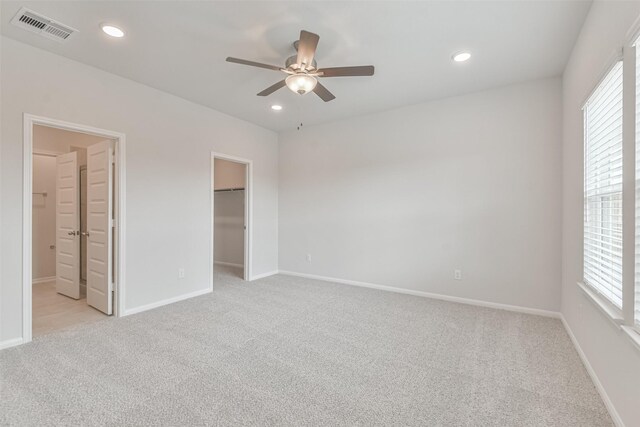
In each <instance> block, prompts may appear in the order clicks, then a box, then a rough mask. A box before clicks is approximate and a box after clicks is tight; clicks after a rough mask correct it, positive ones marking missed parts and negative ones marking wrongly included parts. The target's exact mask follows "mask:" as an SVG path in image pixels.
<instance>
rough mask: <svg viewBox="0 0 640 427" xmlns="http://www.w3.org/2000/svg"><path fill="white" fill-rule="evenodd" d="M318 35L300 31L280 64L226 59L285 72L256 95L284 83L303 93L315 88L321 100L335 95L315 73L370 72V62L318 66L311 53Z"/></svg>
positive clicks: (362, 74)
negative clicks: (282, 77)
mask: <svg viewBox="0 0 640 427" xmlns="http://www.w3.org/2000/svg"><path fill="white" fill-rule="evenodd" d="M319 40H320V36H318V35H317V34H314V33H310V32H309V31H305V30H302V31H300V39H299V40H297V41H296V42H294V43H293V47H294V48H295V49H296V50H297V51H298V54H297V55H293V56H291V57H289V58H287V60H286V61H285V64H284V67H278V66H275V65H269V64H262V63H260V62H253V61H247V60H244V59H238V58H232V57H228V58H227V62H233V63H236V64H242V65H250V66H252V67H258V68H266V69H267V70H274V71H282V72H284V73H286V74H288V76H287V77H286V78H285V79H284V80H281V81H279V82H278V83H276V84H274V85H272V86H269V87H268V88H266V89H265V90H263V91H262V92H260V93H258V96H267V95H271V94H272V93H273V92H275V91H277V90H278V89H280V88H282V87H284V86H287V87H288V88H289V89H291V90H292V91H293V92H295V93H298V94H300V95H304V94H306V93H309V92H315V94H316V95H318V96H319V97H320V98H321V99H322V100H323V101H324V102H329V101H331V100H333V99H335V96H334V95H333V94H332V93H331V92H329V90H328V89H327V88H326V87H324V86H323V85H321V84H320V83H319V82H318V77H355V76H372V75H373V71H374V68H373V65H362V66H358V67H333V68H318V66H317V64H316V61H315V60H314V59H313V57H314V56H315V54H316V47H317V46H318V41H319Z"/></svg>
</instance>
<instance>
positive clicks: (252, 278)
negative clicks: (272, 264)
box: [249, 270, 279, 282]
mask: <svg viewBox="0 0 640 427" xmlns="http://www.w3.org/2000/svg"><path fill="white" fill-rule="evenodd" d="M278 273H279V271H278V270H274V271H268V272H266V273H261V274H256V275H254V276H251V278H250V279H249V281H250V282H253V281H254V280H258V279H264V278H265V277H269V276H275V275H276V274H278Z"/></svg>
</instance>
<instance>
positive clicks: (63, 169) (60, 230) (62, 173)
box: [56, 152, 80, 299]
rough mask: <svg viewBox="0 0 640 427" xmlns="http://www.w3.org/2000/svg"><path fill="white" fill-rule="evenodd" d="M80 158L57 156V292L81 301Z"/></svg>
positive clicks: (75, 156) (75, 155) (73, 153)
mask: <svg viewBox="0 0 640 427" xmlns="http://www.w3.org/2000/svg"><path fill="white" fill-rule="evenodd" d="M79 187H80V186H79V182H78V156H77V153H76V152H71V153H67V154H62V155H60V156H58V158H57V162H56V291H57V292H58V293H60V294H62V295H66V296H68V297H71V298H75V299H78V298H80V236H79V234H80V228H79V224H78V220H79V216H80V212H79V210H78V209H79V206H80V204H79V201H78V198H79Z"/></svg>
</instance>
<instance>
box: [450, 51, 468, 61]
mask: <svg viewBox="0 0 640 427" xmlns="http://www.w3.org/2000/svg"><path fill="white" fill-rule="evenodd" d="M452 58H453V60H454V61H455V62H464V61H466V60H468V59H469V58H471V54H470V53H469V52H458V53H456V54H454V55H453V57H452Z"/></svg>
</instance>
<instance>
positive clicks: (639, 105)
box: [634, 39, 640, 328]
mask: <svg viewBox="0 0 640 427" xmlns="http://www.w3.org/2000/svg"><path fill="white" fill-rule="evenodd" d="M638 42H640V39H639V40H638V41H636V43H635V46H636V244H635V246H636V268H635V285H636V286H635V288H636V298H635V315H634V319H635V320H634V322H635V325H636V327H637V328H640V46H638Z"/></svg>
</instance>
